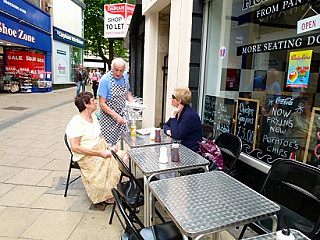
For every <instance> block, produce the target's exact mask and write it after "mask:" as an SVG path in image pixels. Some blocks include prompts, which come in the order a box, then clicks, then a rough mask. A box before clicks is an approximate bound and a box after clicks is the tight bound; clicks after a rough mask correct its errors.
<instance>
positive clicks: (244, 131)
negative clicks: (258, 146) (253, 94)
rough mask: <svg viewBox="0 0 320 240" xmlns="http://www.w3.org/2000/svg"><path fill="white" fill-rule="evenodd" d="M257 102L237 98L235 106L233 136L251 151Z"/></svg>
mask: <svg viewBox="0 0 320 240" xmlns="http://www.w3.org/2000/svg"><path fill="white" fill-rule="evenodd" d="M259 105H260V104H259V100H254V99H248V98H238V100H237V106H236V127H235V134H236V135H237V136H238V137H240V138H241V140H242V142H243V143H245V144H248V145H249V146H251V147H252V148H253V149H254V148H255V141H256V135H257V126H258V113H259Z"/></svg>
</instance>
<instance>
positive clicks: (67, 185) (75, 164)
mask: <svg viewBox="0 0 320 240" xmlns="http://www.w3.org/2000/svg"><path fill="white" fill-rule="evenodd" d="M64 143H65V144H66V146H67V148H68V150H69V152H70V164H69V171H68V177H67V182H66V189H65V191H64V197H66V196H67V192H68V188H69V185H70V184H71V183H73V182H74V181H76V180H78V179H79V178H80V177H81V175H80V176H79V177H77V178H75V179H73V180H72V181H71V182H69V180H70V174H71V169H72V168H75V169H79V170H80V167H79V165H78V164H77V162H75V161H73V154H72V151H71V148H70V146H69V143H68V137H67V134H64Z"/></svg>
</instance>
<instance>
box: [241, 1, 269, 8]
mask: <svg viewBox="0 0 320 240" xmlns="http://www.w3.org/2000/svg"><path fill="white" fill-rule="evenodd" d="M267 1H268V0H243V5H242V10H247V9H248V8H252V7H254V6H257V5H260V4H261V3H263V2H267Z"/></svg>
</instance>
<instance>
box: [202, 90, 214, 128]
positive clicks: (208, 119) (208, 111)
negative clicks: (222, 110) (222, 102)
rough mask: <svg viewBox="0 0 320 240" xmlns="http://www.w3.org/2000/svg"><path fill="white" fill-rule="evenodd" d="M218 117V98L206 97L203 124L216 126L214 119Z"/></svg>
mask: <svg viewBox="0 0 320 240" xmlns="http://www.w3.org/2000/svg"><path fill="white" fill-rule="evenodd" d="M215 115H216V97H215V96H210V95H206V98H205V104H204V112H203V123H205V124H208V125H210V126H214V117H215Z"/></svg>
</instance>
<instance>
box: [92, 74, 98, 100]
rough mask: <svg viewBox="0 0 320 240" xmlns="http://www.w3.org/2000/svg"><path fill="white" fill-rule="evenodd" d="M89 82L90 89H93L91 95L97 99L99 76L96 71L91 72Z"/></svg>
mask: <svg viewBox="0 0 320 240" xmlns="http://www.w3.org/2000/svg"><path fill="white" fill-rule="evenodd" d="M91 83H92V90H93V96H94V99H97V90H98V86H99V78H98V76H97V73H95V72H94V73H93V74H92V77H91Z"/></svg>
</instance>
